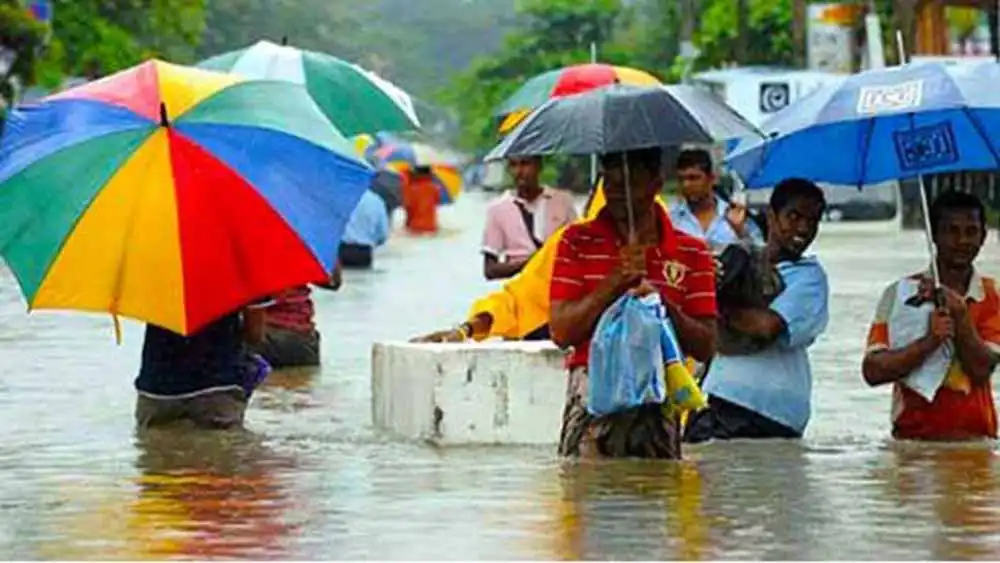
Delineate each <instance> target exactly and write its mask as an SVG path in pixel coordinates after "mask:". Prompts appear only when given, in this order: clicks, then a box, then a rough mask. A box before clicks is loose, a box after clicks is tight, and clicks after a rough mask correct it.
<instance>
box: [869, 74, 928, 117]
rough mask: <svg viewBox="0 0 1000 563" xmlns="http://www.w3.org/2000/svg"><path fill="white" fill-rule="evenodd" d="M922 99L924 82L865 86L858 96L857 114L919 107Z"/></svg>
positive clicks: (914, 81) (913, 81) (912, 81)
mask: <svg viewBox="0 0 1000 563" xmlns="http://www.w3.org/2000/svg"><path fill="white" fill-rule="evenodd" d="M923 98H924V81H923V80H911V81H909V82H903V83H902V84H893V85H891V86H866V87H864V88H861V91H860V92H859V94H858V113H860V114H873V113H886V112H896V111H902V110H907V109H913V108H916V107H919V106H920V104H921V103H922V102H923Z"/></svg>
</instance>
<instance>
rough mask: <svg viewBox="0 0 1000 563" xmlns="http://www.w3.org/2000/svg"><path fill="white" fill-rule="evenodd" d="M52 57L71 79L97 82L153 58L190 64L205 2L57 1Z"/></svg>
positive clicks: (200, 27)
mask: <svg viewBox="0 0 1000 563" xmlns="http://www.w3.org/2000/svg"><path fill="white" fill-rule="evenodd" d="M53 4H54V6H53V9H54V19H53V23H52V27H53V33H54V40H53V43H54V44H55V45H57V47H56V49H54V51H56V52H54V53H52V55H51V56H52V57H57V58H58V59H59V61H58V62H59V66H61V68H62V70H63V71H64V72H65V73H67V74H69V75H77V76H79V75H84V76H98V75H102V74H108V73H111V72H115V71H118V70H121V69H123V68H126V67H129V66H132V65H135V64H137V63H139V62H141V61H143V60H145V59H147V58H150V57H160V58H163V59H168V60H171V61H177V62H189V61H190V60H191V59H192V57H193V55H194V46H195V45H196V44H197V43H198V41H199V39H200V37H201V34H202V31H203V29H204V25H205V14H204V11H205V0H55V1H54V2H53Z"/></svg>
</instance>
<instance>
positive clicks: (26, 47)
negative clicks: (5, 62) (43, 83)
mask: <svg viewBox="0 0 1000 563" xmlns="http://www.w3.org/2000/svg"><path fill="white" fill-rule="evenodd" d="M47 33H48V30H47V28H46V26H45V25H44V24H41V23H39V22H37V21H35V19H34V18H33V17H31V15H30V14H29V13H28V12H27V11H26V10H25V8H24V7H23V6H22V5H21V4H20V2H19V1H18V0H2V1H0V44H2V46H3V47H4V48H6V49H11V50H12V51H14V53H16V58H15V59H14V61H13V64H12V65H11V67H10V69H9V70H8V72H7V74H6V75H5V76H2V77H0V78H2V80H0V99H2V101H3V105H4V106H7V105H8V104H9V103H10V102H11V101H12V100H13V99H14V97H15V95H16V92H15V88H14V83H15V81H14V80H12V79H16V82H17V83H19V84H20V85H21V86H28V85H31V84H34V83H35V80H36V75H37V71H36V66H37V60H38V57H39V54H40V52H41V49H42V46H43V45H44V41H45V36H46V35H47Z"/></svg>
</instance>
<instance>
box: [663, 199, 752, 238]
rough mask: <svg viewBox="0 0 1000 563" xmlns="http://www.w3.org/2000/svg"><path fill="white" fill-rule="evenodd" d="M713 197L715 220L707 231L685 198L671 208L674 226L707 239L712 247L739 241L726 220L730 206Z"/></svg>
mask: <svg viewBox="0 0 1000 563" xmlns="http://www.w3.org/2000/svg"><path fill="white" fill-rule="evenodd" d="M713 197H714V198H715V218H714V219H712V222H711V223H710V224H709V225H708V228H707V229H703V228H702V226H701V221H699V220H698V217H696V216H695V214H694V211H693V210H692V209H691V206H689V205H688V202H687V200H686V199H684V198H683V197H678V198H677V199H676V201H675V202H674V204H673V205H671V206H670V216H671V218H672V219H673V221H674V224H675V225H676V227H677V228H678V229H680V230H682V231H684V232H686V233H687V234H689V235H691V236H694V237H698V238H700V239H705V241H706V242H708V243H709V245H710V246H718V245H720V244H728V243H730V242H735V241H737V240H738V239H739V237H738V236H737V235H736V231H734V230H733V227H732V225H730V224H729V221H728V220H727V219H726V211H728V210H729V204H727V203H726V202H724V201H722V198H720V197H719V196H713Z"/></svg>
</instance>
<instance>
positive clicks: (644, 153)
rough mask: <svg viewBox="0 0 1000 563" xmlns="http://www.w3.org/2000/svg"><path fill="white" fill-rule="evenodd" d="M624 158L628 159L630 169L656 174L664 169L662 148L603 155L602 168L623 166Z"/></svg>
mask: <svg viewBox="0 0 1000 563" xmlns="http://www.w3.org/2000/svg"><path fill="white" fill-rule="evenodd" d="M622 156H626V157H628V165H629V168H642V169H644V170H646V171H647V172H652V173H654V174H658V173H659V172H660V171H661V170H662V169H663V149H661V148H660V147H650V148H646V149H636V150H631V151H627V152H612V153H607V154H603V155H601V166H602V167H604V168H614V167H618V166H621V165H622Z"/></svg>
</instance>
